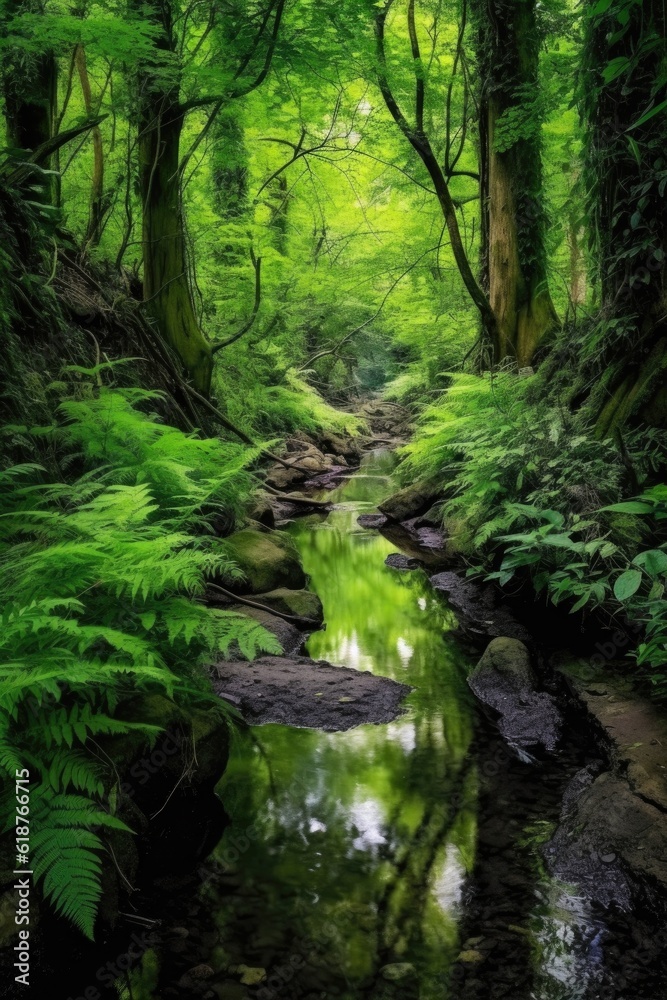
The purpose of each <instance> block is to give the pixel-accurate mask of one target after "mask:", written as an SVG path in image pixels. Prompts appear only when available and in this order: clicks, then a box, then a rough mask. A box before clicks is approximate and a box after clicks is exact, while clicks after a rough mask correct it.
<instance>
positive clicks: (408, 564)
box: [384, 552, 424, 570]
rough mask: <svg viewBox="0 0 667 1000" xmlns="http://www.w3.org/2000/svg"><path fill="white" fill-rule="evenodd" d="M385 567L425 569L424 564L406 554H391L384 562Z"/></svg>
mask: <svg viewBox="0 0 667 1000" xmlns="http://www.w3.org/2000/svg"><path fill="white" fill-rule="evenodd" d="M384 564H385V566H389V568H390V569H400V570H411V569H423V568H424V564H423V562H421V561H420V560H419V559H415V558H414V557H413V556H408V555H406V554H405V553H404V552H390V553H389V555H388V556H387V558H386V559H385V561H384Z"/></svg>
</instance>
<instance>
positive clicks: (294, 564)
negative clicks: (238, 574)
mask: <svg viewBox="0 0 667 1000" xmlns="http://www.w3.org/2000/svg"><path fill="white" fill-rule="evenodd" d="M225 546H226V548H227V551H228V553H229V556H230V557H231V558H232V559H233V560H234V561H235V562H236V563H237V565H238V566H239V567H240V569H241V570H242V571H243V574H244V577H245V582H244V583H243V584H241V583H234V584H227V586H228V587H230V588H231V589H236V590H237V591H239V589H248V588H249V589H250V592H251V593H253V594H261V593H263V592H266V591H270V590H275V589H276V588H278V587H291V588H294V589H296V590H298V589H300V588H301V587H303V586H304V584H305V583H306V576H305V573H304V572H303V569H302V568H301V563H300V560H299V554H298V552H297V550H296V546H295V545H294V543H293V541H292V539H291V538H290V537H289V535H286V534H285V533H284V532H281V531H272V532H270V533H268V534H264V533H263V532H261V531H254V530H252V529H249V528H246V529H245V530H243V531H237V532H235V534H233V535H230V536H229V537H228V538H226V539H225Z"/></svg>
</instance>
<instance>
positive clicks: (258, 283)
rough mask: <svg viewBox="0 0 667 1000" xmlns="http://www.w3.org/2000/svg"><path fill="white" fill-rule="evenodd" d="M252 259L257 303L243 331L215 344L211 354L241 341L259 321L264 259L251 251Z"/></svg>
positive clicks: (242, 328)
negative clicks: (256, 321) (257, 320)
mask: <svg viewBox="0 0 667 1000" xmlns="http://www.w3.org/2000/svg"><path fill="white" fill-rule="evenodd" d="M250 259H251V260H252V266H253V267H254V268H255V301H254V304H253V307H252V312H251V313H250V316H249V317H248V319H247V320H246V322H245V323H244V324H243V326H242V327H241V329H240V330H238V331H237V332H236V333H235V334H234V335H233V336H232V337H228V338H227V339H226V340H221V341H220V342H219V343H218V344H213V346H212V347H211V354H215V353H216V352H217V351H220V350H222V348H223V347H229V345H230V344H233V343H234V342H235V341H237V340H240V338H241V337H242V336H243V335H244V333H247V332H248V330H250V328H251V327H252V326H253V324H254V322H255V320H256V319H257V313H258V312H259V306H260V303H261V301H262V277H261V275H262V258H261V257H255V254H254V253H253V251H252V250H251V251H250Z"/></svg>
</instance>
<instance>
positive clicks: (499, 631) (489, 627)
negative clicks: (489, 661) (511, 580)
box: [431, 570, 532, 644]
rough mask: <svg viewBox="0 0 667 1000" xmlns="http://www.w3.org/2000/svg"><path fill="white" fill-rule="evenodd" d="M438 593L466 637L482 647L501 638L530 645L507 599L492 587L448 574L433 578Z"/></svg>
mask: <svg viewBox="0 0 667 1000" xmlns="http://www.w3.org/2000/svg"><path fill="white" fill-rule="evenodd" d="M431 586H432V587H433V589H434V590H437V591H439V592H440V593H442V594H444V595H445V596H446V598H447V603H448V605H449V606H450V608H451V609H452V611H453V612H454V614H455V615H456V617H457V619H458V621H459V625H460V626H461V627H462V629H463V631H464V632H465V633H466V635H467V636H468V637H469V638H470V639H471V640H472V641H475V642H478V643H480V644H481V642H483V641H484V640H487V639H494V638H496V637H499V636H505V637H508V636H509V637H510V638H512V639H520V640H521V641H522V642H528V643H530V642H531V640H532V637H531V635H530V633H529V632H528V630H527V629H526V628H524V626H523V625H521V623H520V622H518V621H517V620H516V618H515V617H514V616H513V614H512V612H511V611H510V610H509V608H508V607H507V606H506V604H505V603H504V597H503V595H502V593H500V592H499V591H498V590H497V588H496V587H493V586H492V585H491V584H490V583H479V582H478V581H476V580H466V579H465V577H463V576H460V575H459V574H458V573H454V572H452V571H451V570H446V571H445V572H443V573H436V574H435V575H434V576H432V577H431Z"/></svg>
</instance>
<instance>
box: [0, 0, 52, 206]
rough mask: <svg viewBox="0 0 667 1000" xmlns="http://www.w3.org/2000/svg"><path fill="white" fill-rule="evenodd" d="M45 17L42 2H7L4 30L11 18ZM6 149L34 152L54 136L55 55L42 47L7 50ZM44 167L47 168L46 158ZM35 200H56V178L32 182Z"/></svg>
mask: <svg viewBox="0 0 667 1000" xmlns="http://www.w3.org/2000/svg"><path fill="white" fill-rule="evenodd" d="M43 13H44V4H43V3H42V0H8V2H7V3H6V4H5V7H4V16H3V19H2V20H3V21H4V22H5V27H6V25H7V22H8V21H11V19H12V18H15V17H16V18H20V17H21V16H22V15H28V16H33V17H34V15H41V14H43ZM2 77H3V88H4V97H5V121H6V127H7V145H8V146H11V147H14V148H16V149H21V150H25V151H30V152H34V151H35V150H36V149H38V148H39V147H40V146H43V145H44V144H45V143H47V142H48V141H49V140H50V139H51V138H52V137H53V132H54V119H55V112H56V99H57V84H58V64H57V60H56V56H55V53H54V52H53V50H52V49H50V48H49V47H47V46H44V45H41V46H39V47H36V48H35V49H34V50H31V49H27V50H26V49H25V48H19V47H14V46H10V47H9V48H8V49H6V50H5V54H4V58H3V61H2ZM43 166H45V167H47V168H48V167H50V166H51V159H50V157H48V158H47V159H46V161H45V162H44V164H43ZM34 187H35V188H36V189H37V190H36V200H39V201H43V202H45V203H53V202H54V201H56V200H57V194H58V187H57V178H56V177H55V176H54V175H49V174H48V173H47V174H44V173H42V174H41V175H40V177H39V180H38V181H37V180H36V181H35V183H34Z"/></svg>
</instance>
